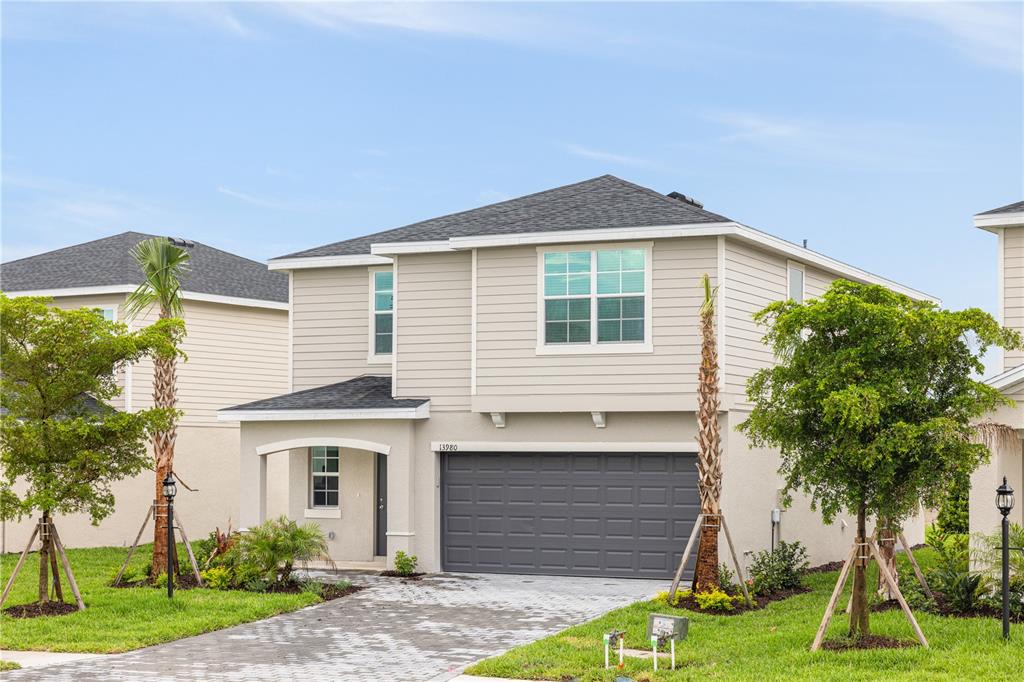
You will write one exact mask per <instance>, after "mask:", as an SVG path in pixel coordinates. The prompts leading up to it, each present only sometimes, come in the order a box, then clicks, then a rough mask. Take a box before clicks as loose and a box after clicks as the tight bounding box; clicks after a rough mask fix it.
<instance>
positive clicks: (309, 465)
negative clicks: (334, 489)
mask: <svg viewBox="0 0 1024 682" xmlns="http://www.w3.org/2000/svg"><path fill="white" fill-rule="evenodd" d="M314 447H323V448H332V447H337V446H334V445H314V446H310V448H309V449H308V450H306V471H307V472H308V476H307V477H306V485H307V486H309V487H308V490H309V493H308V497H307V500H308V502H307V504H306V517H307V518H341V448H337V449H338V470H337V471H334V472H326V471H313V448H314ZM316 476H333V477H334V478H336V479H338V504H336V505H319V506H318V505H316V504H315V503H314V502H313V478H314V477H316ZM310 511H313V512H322V513H328V514H329V513H331V512H336V513H337V516H333V515H329V516H312V517H311V516H309V512H310Z"/></svg>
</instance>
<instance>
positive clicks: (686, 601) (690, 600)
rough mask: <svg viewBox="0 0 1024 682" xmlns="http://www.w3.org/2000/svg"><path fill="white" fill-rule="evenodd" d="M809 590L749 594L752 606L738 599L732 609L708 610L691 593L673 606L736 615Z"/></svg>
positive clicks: (687, 609) (802, 588) (795, 589)
mask: <svg viewBox="0 0 1024 682" xmlns="http://www.w3.org/2000/svg"><path fill="white" fill-rule="evenodd" d="M810 591H811V588H809V587H797V588H794V589H789V590H779V591H778V592H773V593H771V594H768V595H764V594H761V595H751V597H752V598H753V600H754V606H749V605H748V604H747V602H745V601H739V602H737V603H735V604H733V607H732V611H710V610H705V609H702V608H701V607H700V605H699V604H698V603H697V599H696V598H694V596H693V595H690V596H689V597H685V598H683V599H680V600H679V601H678V602H676V605H675V606H674V607H673V608H677V609H684V610H686V611H696V612H697V613H708V614H711V615H714V616H738V615H740V614H741V613H746V612H747V611H758V610H760V609H763V608H764V607H765V606H767V605H768V604H770V603H772V602H773V601H782V600H783V599H788V598H790V597H795V596H796V595H798V594H805V593H807V592H810Z"/></svg>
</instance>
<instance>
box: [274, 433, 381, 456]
mask: <svg viewBox="0 0 1024 682" xmlns="http://www.w3.org/2000/svg"><path fill="white" fill-rule="evenodd" d="M317 445H330V446H333V447H339V448H350V449H352V450H368V451H369V452H378V453H380V454H382V455H388V454H390V453H391V446H390V445H387V444H385V443H375V442H373V441H370V440H359V439H358V438H338V437H337V436H316V437H311V438H289V439H287V440H279V441H276V442H273V443H264V444H263V445H258V446H256V454H257V455H260V456H262V455H272V454H274V453H275V452H283V451H284V450H298V449H301V448H312V447H316V446H317Z"/></svg>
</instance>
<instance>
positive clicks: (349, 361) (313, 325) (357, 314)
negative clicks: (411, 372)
mask: <svg viewBox="0 0 1024 682" xmlns="http://www.w3.org/2000/svg"><path fill="white" fill-rule="evenodd" d="M369 310H370V276H369V272H368V270H367V268H365V267H351V268H323V269H320V268H318V269H312V270H296V271H295V272H293V273H292V367H293V369H292V372H293V374H292V381H293V384H294V385H293V389H294V390H296V391H301V390H303V389H307V388H315V387H317V386H324V385H326V384H332V383H337V382H339V381H346V380H348V379H351V378H353V377H357V376H360V375H363V374H377V375H390V374H391V365H390V364H373V365H371V364H369V362H368V360H367V358H368V357H369V351H370V342H369V324H370V323H369V319H370V317H369V316H370V312H369Z"/></svg>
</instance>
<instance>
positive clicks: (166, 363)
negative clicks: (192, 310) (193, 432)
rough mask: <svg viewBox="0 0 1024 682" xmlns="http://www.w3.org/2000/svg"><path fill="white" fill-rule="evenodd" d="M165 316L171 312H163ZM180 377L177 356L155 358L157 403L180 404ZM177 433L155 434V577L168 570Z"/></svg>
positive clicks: (151, 572) (165, 405) (166, 405)
mask: <svg viewBox="0 0 1024 682" xmlns="http://www.w3.org/2000/svg"><path fill="white" fill-rule="evenodd" d="M161 317H167V316H166V315H164V314H163V313H161ZM176 380H177V377H176V361H175V358H173V357H171V358H156V359H155V360H154V361H153V404H154V405H155V406H156V407H169V408H173V407H174V406H175V405H176V404H177V402H178V392H177V386H176ZM176 437H177V430H176V428H175V427H174V426H172V427H171V428H170V429H169V430H167V431H160V432H157V433H155V434H153V456H154V458H155V460H156V493H155V495H154V497H153V499H155V500H156V502H157V508H156V510H154V511H155V512H156V513H155V514H154V517H155V523H154V529H153V563H152V566H151V569H150V575H151V576H153V577H154V578H155V577H156V576H158V575H160V574H161V573H163V572H165V571H166V570H167V551H168V548H167V499H166V498H165V497H164V491H163V482H164V479H165V478H167V475H168V474H170V473H171V472H172V471H174V441H175V439H176ZM168 577H170V576H168Z"/></svg>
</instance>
